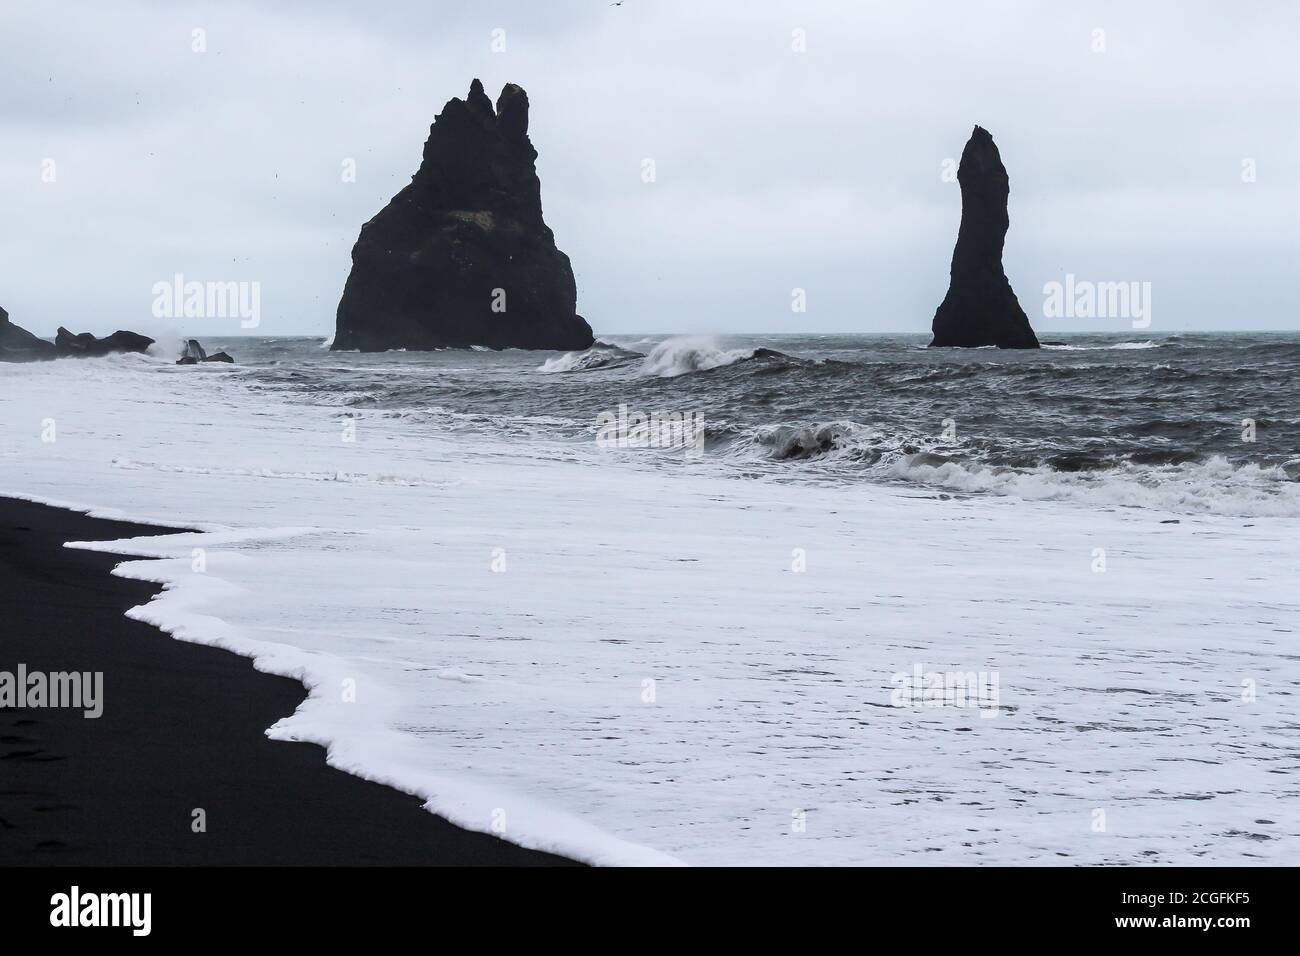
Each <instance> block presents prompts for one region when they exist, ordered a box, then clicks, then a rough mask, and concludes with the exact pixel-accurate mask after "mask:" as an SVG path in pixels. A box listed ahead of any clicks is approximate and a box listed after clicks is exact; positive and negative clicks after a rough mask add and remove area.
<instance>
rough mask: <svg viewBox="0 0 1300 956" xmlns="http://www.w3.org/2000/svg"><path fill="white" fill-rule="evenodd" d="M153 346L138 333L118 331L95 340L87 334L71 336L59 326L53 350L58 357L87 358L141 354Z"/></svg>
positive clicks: (145, 337) (144, 336)
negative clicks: (125, 353)
mask: <svg viewBox="0 0 1300 956" xmlns="http://www.w3.org/2000/svg"><path fill="white" fill-rule="evenodd" d="M151 345H153V339H151V338H149V337H148V336H147V335H140V334H139V333H138V332H124V331H122V330H121V329H118V330H117V331H116V332H114V333H113V334H112V335H106V336H104V338H102V339H101V338H96V337H95V336H94V335H92V334H91V333H89V332H82V333H81V334H80V335H73V334H72V333H71V332H69V331H68V330H67V329H65V328H64V327H63V326H59V329H58V333H57V334H56V335H55V336H54V349H55V351H56V352H57V353H58V355H59V356H60V357H63V356H72V357H75V358H89V357H93V356H97V355H109V354H110V353H113V352H143V351H145V350H146V349H148V348H149V346H151Z"/></svg>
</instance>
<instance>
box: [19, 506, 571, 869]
mask: <svg viewBox="0 0 1300 956" xmlns="http://www.w3.org/2000/svg"><path fill="white" fill-rule="evenodd" d="M163 533H166V530H165V529H160V528H152V527H146V526H143V525H133V524H126V523H123V522H117V521H104V520H100V519H95V518H89V517H86V516H85V515H82V514H78V513H76V512H71V511H64V510H61V509H57V508H50V507H46V506H44V505H37V504H31V503H29V502H24V501H17V500H14V499H10V498H0V671H9V672H11V673H12V672H15V671H16V670H17V667H18V664H19V663H22V664H25V665H26V666H27V668H28V670H29V671H35V670H40V671H102V672H103V673H104V691H103V697H104V713H103V716H101V717H100V718H98V719H93V720H88V719H86V718H85V717H83V715H82V712H81V711H80V710H67V709H50V708H42V709H36V708H32V709H27V710H15V709H0V865H7V866H13V865H61V866H82V865H91V866H98V865H173V864H200V865H202V864H212V865H225V864H296V865H348V864H352V865H355V864H505V865H528V864H554V863H565V862H567V861H565V860H562V859H560V858H557V857H553V856H549V855H547V854H544V853H537V852H534V851H531V850H525V849H522V848H520V847H516V846H514V845H513V844H509V843H506V842H504V841H501V840H499V839H496V838H495V837H492V836H489V835H485V834H480V833H471V832H468V831H466V830H462V829H460V828H458V827H455V826H453V825H451V824H450V823H448V822H446V821H445V820H442V819H440V818H438V817H436V816H434V815H433V814H431V813H429V812H427V811H426V810H424V809H423V808H422V807H421V805H420V801H419V800H418V799H416V798H415V797H411V796H409V795H407V794H403V793H399V792H398V791H396V790H392V789H390V788H388V787H384V786H381V785H379V784H374V783H369V782H367V781H364V780H361V779H359V778H356V777H352V776H349V775H348V774H345V773H342V772H340V771H337V770H334V769H332V768H330V767H328V766H327V765H326V763H325V752H324V751H323V750H322V749H321V748H319V747H316V746H314V745H311V744H299V743H283V742H278V741H272V740H268V739H267V738H266V737H265V735H264V731H265V729H266V728H267V727H269V726H270V725H271V724H273V723H274V722H275V721H276V720H278V719H280V718H281V717H284V716H286V715H288V714H290V713H292V712H293V710H294V708H295V707H296V706H297V705H298V703H299V702H300V701H301V700H302V699H303V697H304V693H305V692H304V690H303V687H302V685H301V684H299V683H298V682H297V681H293V680H288V679H286V678H281V677H273V676H270V675H267V674H261V673H258V672H257V671H255V670H254V669H253V666H252V664H251V662H250V661H248V660H246V659H244V658H241V657H238V656H236V655H234V654H230V653H227V652H225V651H222V650H218V649H215V648H210V647H202V646H199V645H195V644H186V643H182V642H180V641H176V640H173V639H172V638H170V637H169V636H167V635H166V634H163V633H162V632H161V631H158V630H157V629H155V628H153V627H150V626H149V625H146V624H141V623H139V622H136V621H132V620H129V619H128V618H126V617H124V616H123V612H125V611H126V610H127V609H128V608H130V607H133V606H135V605H138V604H143V603H145V602H147V601H148V600H149V599H150V597H151V596H152V595H153V594H155V593H157V590H158V589H157V587H156V586H155V585H152V584H148V583H145V582H142V581H129V580H124V579H122V578H117V577H113V576H111V575H110V571H111V570H112V568H113V567H114V565H116V564H117V563H119V562H120V561H122V560H124V559H123V558H121V557H120V556H116V555H109V554H100V553H96V552H90V551H83V550H76V549H70V548H64V547H63V546H62V545H63V543H64V542H65V541H77V540H108V539H113V538H123V537H131V536H136V535H143V534H163ZM196 808H202V809H203V810H204V811H206V824H207V830H206V832H204V833H195V832H193V830H192V828H191V824H192V820H193V811H194V810H195V809H196Z"/></svg>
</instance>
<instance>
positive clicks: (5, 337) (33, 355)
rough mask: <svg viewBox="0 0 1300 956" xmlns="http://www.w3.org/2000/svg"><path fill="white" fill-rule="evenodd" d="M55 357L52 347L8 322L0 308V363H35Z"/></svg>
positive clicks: (6, 313) (5, 314) (7, 317)
mask: <svg viewBox="0 0 1300 956" xmlns="http://www.w3.org/2000/svg"><path fill="white" fill-rule="evenodd" d="M55 357H56V353H55V349H54V345H53V344H52V343H50V342H47V341H45V340H44V339H41V338H37V337H36V336H35V335H32V333H30V332H28V331H27V330H26V329H24V328H19V327H18V326H16V325H14V324H13V323H12V322H10V321H9V313H8V312H6V311H5V310H4V309H3V308H0V362H37V361H40V360H41V359H52V358H55Z"/></svg>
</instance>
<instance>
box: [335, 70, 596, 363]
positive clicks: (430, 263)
mask: <svg viewBox="0 0 1300 956" xmlns="http://www.w3.org/2000/svg"><path fill="white" fill-rule="evenodd" d="M536 159H537V151H536V150H535V149H533V144H532V143H531V142H530V141H529V139H528V94H526V93H525V92H524V91H523V89H521V88H520V87H518V86H515V85H514V84H513V83H510V84H507V85H506V87H505V88H504V89H503V90H502V91H501V96H500V97H498V99H497V105H496V109H495V110H493V108H492V101H491V100H489V99H488V97H487V94H486V93H484V91H483V84H482V83H480V82H479V81H478V80H475V81H474V82H473V84H472V85H471V86H470V89H469V95H468V96H467V97H465V99H463V100H461V99H452V100H449V101H448V102H447V105H446V106H444V107H443V109H442V112H441V113H439V114H438V116H437V117H436V119H435V120H434V123H433V127H432V128H431V129H430V130H429V139H428V142H426V143H425V144H424V161H423V162H422V163H421V164H420V169H419V171H418V172H416V174H415V175H414V176H413V177H412V178H411V182H410V185H408V186H406V187H405V188H404V189H402V191H401V192H399V193H398V194H397V195H396V196H394V197H393V198H392V200H391V201H390V202H389V203H388V205H387V206H385V207H384V208H383V209H382V210H380V212H379V214H378V215H377V216H375V218H373V219H371V220H370V221H369V222H368V223H366V224H365V225H364V226H362V227H361V237H360V238H359V239H358V240H357V243H356V245H355V246H354V247H353V248H352V272H351V273H350V274H349V275H348V281H347V285H346V286H344V288H343V298H342V300H341V301H340V302H339V308H338V317H337V322H336V326H335V334H334V343H333V345H332V346H331V347H332V348H334V349H360V350H361V351H363V352H373V351H382V350H384V349H399V348H405V349H413V350H414V349H435V348H445V347H465V346H470V345H485V346H488V347H491V348H524V349H566V350H571V349H585V348H588V347H589V346H590V345H591V344H592V342H593V338H592V334H591V326H589V325H588V324H587V322H586V320H585V319H583V318H582V316H580V315H578V313H577V311H576V306H577V297H578V295H577V286H576V285H575V283H574V281H573V269H572V268H571V267H570V265H569V257H568V256H566V255H565V254H564V253H563V252H561V251H560V250H559V249H557V248H556V247H555V237H554V236H553V235H552V234H551V230H550V229H549V228H548V227H547V225H546V223H545V222H543V221H542V187H541V182H540V181H539V180H538V178H537V169H536V166H535V165H534V163H535V161H536Z"/></svg>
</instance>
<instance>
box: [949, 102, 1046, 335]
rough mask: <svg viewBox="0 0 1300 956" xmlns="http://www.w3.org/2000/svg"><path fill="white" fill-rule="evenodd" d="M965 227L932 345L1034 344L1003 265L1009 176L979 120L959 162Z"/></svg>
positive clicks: (954, 250)
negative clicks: (979, 124) (978, 124)
mask: <svg viewBox="0 0 1300 956" xmlns="http://www.w3.org/2000/svg"><path fill="white" fill-rule="evenodd" d="M957 182H958V183H959V184H960V185H961V227H960V228H959V229H958V231H957V245H956V247H954V249H953V251H952V272H951V280H950V282H949V285H948V294H947V295H946V296H944V299H943V302H942V303H940V305H939V308H938V310H937V311H936V312H935V313H934V323H933V326H932V328H933V331H934V341H932V342H931V343H930V346H931V347H937V346H940V347H941V346H958V347H962V348H978V347H980V346H985V345H996V346H998V347H999V348H1004V349H1036V348H1038V338H1037V336H1035V335H1034V330H1033V328H1031V327H1030V325H1029V319H1028V317H1027V316H1026V315H1025V311H1024V309H1022V308H1021V307H1020V303H1019V302H1018V301H1017V300H1016V294H1015V292H1013V291H1012V289H1011V283H1010V281H1008V279H1007V275H1006V273H1005V272H1004V271H1003V269H1002V245H1003V242H1004V241H1005V240H1006V237H1007V228H1008V226H1009V225H1010V219H1009V218H1008V216H1007V196H1008V195H1009V194H1010V182H1009V180H1008V179H1007V170H1006V167H1005V166H1003V165H1002V157H1001V156H1000V155H999V154H998V147H997V145H996V144H995V143H994V142H993V137H992V136H990V135H989V132H988V130H986V129H984V128H983V127H980V126H976V127H975V131H974V132H973V133H972V134H971V137H970V139H969V140H968V141H967V143H966V148H965V149H963V150H962V154H961V164H960V165H959V166H958V167H957Z"/></svg>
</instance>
